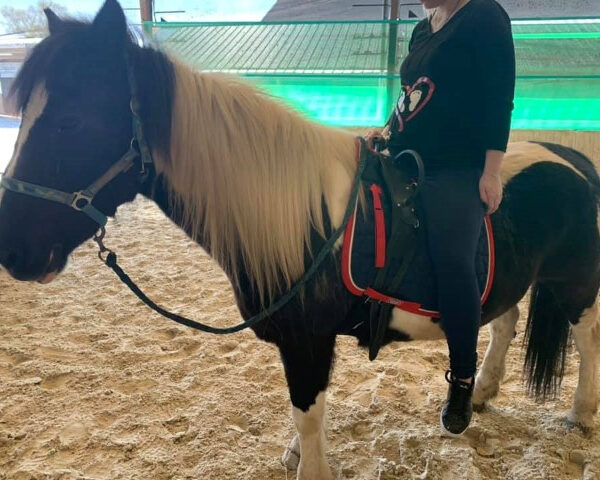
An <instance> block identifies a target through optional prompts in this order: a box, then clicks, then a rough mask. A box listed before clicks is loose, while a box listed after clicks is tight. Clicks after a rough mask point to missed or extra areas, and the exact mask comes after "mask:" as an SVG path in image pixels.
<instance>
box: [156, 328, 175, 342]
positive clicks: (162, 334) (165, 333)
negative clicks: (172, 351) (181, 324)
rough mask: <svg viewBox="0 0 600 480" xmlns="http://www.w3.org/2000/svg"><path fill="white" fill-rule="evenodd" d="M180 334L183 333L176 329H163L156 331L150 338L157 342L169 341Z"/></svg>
mask: <svg viewBox="0 0 600 480" xmlns="http://www.w3.org/2000/svg"><path fill="white" fill-rule="evenodd" d="M180 334H181V332H180V331H179V330H177V329H176V328H161V329H160V330H154V332H152V333H151V334H150V336H151V337H152V338H153V339H155V340H161V341H169V340H173V339H174V338H175V337H176V336H178V335H180Z"/></svg>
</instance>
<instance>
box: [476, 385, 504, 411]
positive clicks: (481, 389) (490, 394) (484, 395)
mask: <svg viewBox="0 0 600 480" xmlns="http://www.w3.org/2000/svg"><path fill="white" fill-rule="evenodd" d="M499 391H500V383H499V382H491V383H487V384H484V382H482V381H479V377H478V378H477V379H475V387H473V400H472V401H473V408H480V409H483V408H484V407H485V404H486V403H487V402H488V401H489V400H491V399H492V398H494V397H496V396H497V395H498V392H499Z"/></svg>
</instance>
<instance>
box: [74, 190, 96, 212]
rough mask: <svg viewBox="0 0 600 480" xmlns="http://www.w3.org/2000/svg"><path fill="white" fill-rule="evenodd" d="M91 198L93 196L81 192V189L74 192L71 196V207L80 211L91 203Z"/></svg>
mask: <svg viewBox="0 0 600 480" xmlns="http://www.w3.org/2000/svg"><path fill="white" fill-rule="evenodd" d="M93 199H94V197H90V196H89V195H87V194H85V193H83V192H82V191H79V192H75V194H74V196H73V200H72V201H71V207H73V208H74V209H75V210H79V211H81V210H83V209H84V208H85V207H87V206H88V205H89V204H90V203H92V200H93Z"/></svg>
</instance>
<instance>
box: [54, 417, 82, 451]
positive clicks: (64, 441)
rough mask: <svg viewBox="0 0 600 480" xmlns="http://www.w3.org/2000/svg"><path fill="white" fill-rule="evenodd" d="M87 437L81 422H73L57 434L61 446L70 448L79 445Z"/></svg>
mask: <svg viewBox="0 0 600 480" xmlns="http://www.w3.org/2000/svg"><path fill="white" fill-rule="evenodd" d="M87 436H88V429H87V427H86V426H85V425H84V424H83V423H81V422H73V423H70V424H68V425H66V426H65V427H64V428H63V429H62V430H61V431H60V432H59V434H58V440H59V442H60V443H61V445H63V446H65V447H67V448H68V447H71V446H74V445H76V444H81V443H82V441H83V440H85V439H86V438H87Z"/></svg>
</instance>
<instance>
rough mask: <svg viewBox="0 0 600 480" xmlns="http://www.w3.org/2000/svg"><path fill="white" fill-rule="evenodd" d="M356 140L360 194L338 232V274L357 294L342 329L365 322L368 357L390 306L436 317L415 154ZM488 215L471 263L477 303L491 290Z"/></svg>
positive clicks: (384, 327) (372, 353) (381, 339)
mask: <svg viewBox="0 0 600 480" xmlns="http://www.w3.org/2000/svg"><path fill="white" fill-rule="evenodd" d="M360 140H361V143H360V145H361V150H362V151H361V154H362V155H365V156H366V158H365V160H366V165H365V169H364V172H363V174H362V176H361V183H362V185H361V186H362V190H363V198H362V200H361V201H358V200H357V205H356V207H355V213H354V215H353V216H352V217H351V218H350V221H349V222H348V224H347V226H346V231H345V234H344V245H343V248H342V278H343V281H344V284H345V286H346V288H347V289H348V290H349V291H350V292H351V293H353V294H354V295H357V296H360V297H361V298H362V299H364V302H361V303H366V304H367V305H358V306H357V308H355V309H353V313H352V314H351V318H349V319H348V323H347V326H348V331H349V330H352V329H354V328H356V327H357V326H358V325H359V324H360V325H362V328H366V327H365V326H364V325H363V324H364V322H365V321H366V318H365V310H368V330H369V359H370V360H374V359H375V358H376V357H377V354H378V353H379V349H380V348H381V346H382V344H383V342H384V339H385V334H386V332H387V330H388V326H389V322H390V320H391V317H392V315H391V314H392V310H393V309H394V308H401V309H404V310H407V311H409V312H411V313H416V314H419V315H423V316H426V317H430V318H436V317H439V312H437V311H436V308H437V287H436V284H435V279H434V271H433V264H432V263H431V259H430V257H429V252H428V249H427V248H426V243H427V242H426V234H425V231H424V230H425V229H426V225H424V224H423V222H422V220H421V217H422V212H421V208H420V201H419V196H418V193H419V186H420V185H421V184H422V182H423V180H424V175H425V171H424V166H423V162H422V160H421V157H420V156H419V154H418V153H417V152H415V151H413V150H404V151H403V152H401V153H400V154H398V155H396V156H395V157H391V156H389V155H385V154H383V153H381V151H380V149H382V148H383V147H384V145H381V144H380V145H379V148H377V146H375V147H373V146H371V145H367V143H366V141H364V140H363V139H360ZM493 263H494V252H493V237H492V232H491V223H490V221H489V217H486V221H485V228H483V229H482V232H481V236H480V241H479V247H478V252H477V259H476V264H475V267H476V268H475V269H476V272H477V276H478V281H479V287H480V290H481V291H482V292H483V294H482V303H483V302H484V301H485V299H486V298H487V295H488V294H489V291H490V290H491V281H492V276H493V270H494V265H493Z"/></svg>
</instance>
